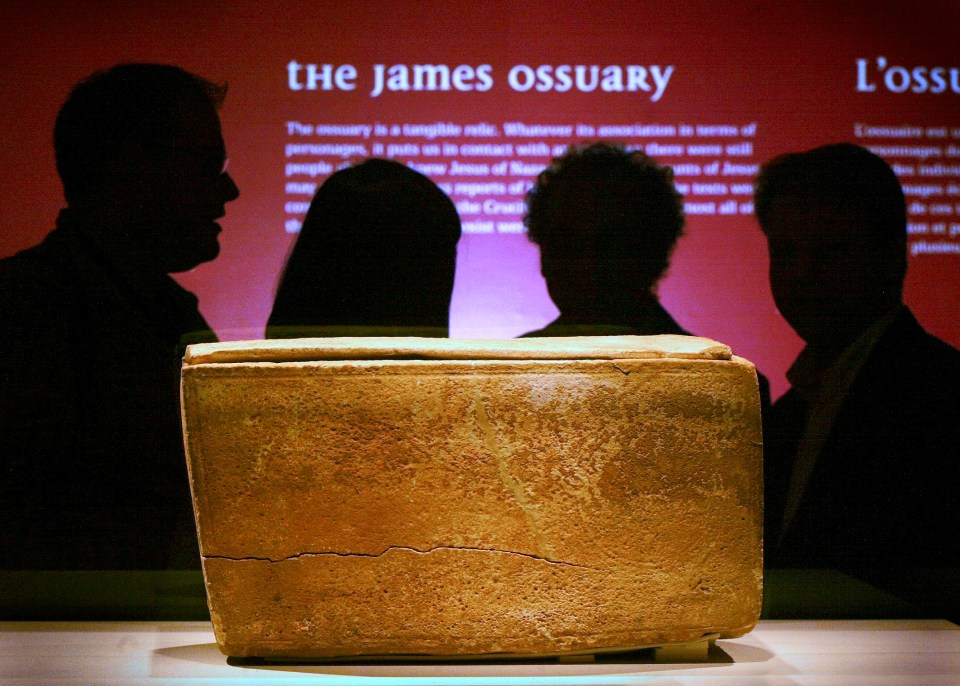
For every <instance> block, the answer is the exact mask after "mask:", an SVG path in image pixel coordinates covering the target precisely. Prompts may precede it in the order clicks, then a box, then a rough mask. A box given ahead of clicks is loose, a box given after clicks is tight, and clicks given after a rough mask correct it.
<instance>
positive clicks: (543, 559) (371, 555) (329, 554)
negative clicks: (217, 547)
mask: <svg viewBox="0 0 960 686" xmlns="http://www.w3.org/2000/svg"><path fill="white" fill-rule="evenodd" d="M395 550H406V551H407V552H411V553H418V554H420V555H428V554H430V553H432V552H436V551H437V550H463V551H467V552H478V553H500V554H501V555H516V556H518V557H526V558H529V559H531V560H537V561H539V562H545V563H547V564H551V565H561V566H564V567H576V568H578V569H592V570H594V571H599V570H598V568H597V567H590V566H588V565H578V564H576V563H575V562H564V561H563V560H554V559H551V558H547V557H541V556H540V555H533V554H532V553H521V552H519V551H516V550H500V549H499V548H471V547H469V546H457V545H438V546H435V547H433V548H428V549H427V550H420V549H419V548H413V547H411V546H405V545H391V546H388V547H387V548H384V549H383V550H382V551H380V552H379V553H339V552H336V551H328V552H323V553H311V552H305V553H297V554H296V555H288V556H287V557H281V558H272V557H255V556H250V557H230V556H229V555H204V558H206V559H208V560H229V561H231V562H248V561H249V562H289V561H291V560H299V559H300V558H303V557H367V558H372V559H376V558H379V557H383V556H384V555H386V554H387V553H389V552H392V551H395Z"/></svg>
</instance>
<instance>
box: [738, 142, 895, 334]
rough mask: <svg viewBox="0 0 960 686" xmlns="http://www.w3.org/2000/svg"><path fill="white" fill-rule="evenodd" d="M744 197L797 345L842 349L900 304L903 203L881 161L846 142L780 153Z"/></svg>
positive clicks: (778, 300)
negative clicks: (751, 205)
mask: <svg viewBox="0 0 960 686" xmlns="http://www.w3.org/2000/svg"><path fill="white" fill-rule="evenodd" d="M754 195H755V206H756V214H757V219H758V221H759V223H760V227H761V229H762V230H763V232H764V234H765V235H766V237H767V245H768V247H769V252H770V286H771V290H772V291H773V297H774V300H775V301H776V303H777V308H778V309H779V310H780V313H781V314H782V315H783V317H784V318H785V319H786V320H787V322H788V323H789V324H790V326H792V327H793V328H794V329H795V330H796V332H797V333H798V334H799V335H800V337H801V338H803V339H804V340H805V341H806V342H807V343H812V344H817V345H821V346H824V345H826V346H831V347H838V346H840V345H843V344H845V343H849V342H851V341H852V340H853V339H854V338H856V336H857V334H859V332H861V331H862V330H863V329H865V328H866V327H867V326H869V325H870V323H872V322H873V321H875V320H876V319H877V318H878V317H880V316H882V315H883V314H884V313H886V312H888V311H890V309H892V308H893V307H895V306H896V305H897V304H899V303H900V298H901V295H902V290H903V279H904V276H905V275H906V269H907V262H906V235H907V234H906V222H907V214H906V203H905V201H904V197H903V190H902V189H901V187H900V182H899V181H898V180H897V177H896V175H895V174H894V172H893V170H892V169H891V168H890V166H889V165H888V164H887V163H886V162H884V161H883V159H881V158H880V157H878V156H876V155H874V154H873V153H871V152H870V151H868V150H866V149H864V148H861V147H859V146H857V145H853V144H849V143H842V144H835V145H827V146H823V147H819V148H815V149H813V150H810V151H807V152H801V153H791V154H787V155H782V156H780V157H777V158H775V159H774V160H772V161H771V162H769V163H768V164H766V165H764V167H763V168H762V169H761V170H760V174H759V176H758V177H757V179H756V182H755V187H754Z"/></svg>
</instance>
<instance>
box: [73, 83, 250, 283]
mask: <svg viewBox="0 0 960 686" xmlns="http://www.w3.org/2000/svg"><path fill="white" fill-rule="evenodd" d="M224 93H225V89H224V88H223V87H221V86H217V85H216V84H213V83H211V82H209V81H206V80H204V79H201V78H200V77H198V76H195V75H193V74H190V73H189V72H186V71H184V70H183V69H181V68H179V67H175V66H171V65H162V64H121V65H117V66H115V67H112V68H110V69H108V70H105V71H102V72H97V73H95V74H92V75H91V76H90V77H89V78H87V79H84V80H83V81H81V82H80V83H78V84H77V85H76V87H74V89H73V91H71V93H70V95H69V96H68V98H67V100H66V102H64V105H63V107H62V108H61V109H60V112H59V114H58V115H57V122H56V126H55V127H54V147H55V150H56V154H57V170H58V171H59V173H60V177H61V179H62V181H63V189H64V195H65V197H66V200H67V204H68V206H69V208H70V210H71V214H70V216H72V217H75V218H76V219H77V220H78V223H79V225H80V226H81V227H82V230H83V232H84V233H85V234H86V235H88V236H89V237H91V238H92V239H93V240H94V241H95V242H96V243H97V244H98V245H99V246H100V248H101V249H102V250H104V251H105V252H106V253H108V254H109V255H110V256H111V259H113V260H114V262H115V263H117V264H118V266H121V267H124V266H126V267H128V268H130V269H135V270H139V271H142V272H146V273H164V274H166V273H170V272H179V271H184V270H187V269H192V268H193V267H195V266H197V265H198V264H200V263H201V262H206V261H208V260H212V259H213V258H215V257H216V256H217V254H218V253H219V251H220V245H219V241H218V238H217V236H218V234H219V233H220V227H219V225H218V224H217V220H218V219H219V218H221V217H223V216H224V214H225V206H226V204H227V203H228V202H230V201H231V200H234V199H235V198H237V197H238V196H239V191H238V190H237V187H236V185H235V184H234V183H233V179H231V178H230V176H229V175H228V174H227V173H226V171H225V165H226V149H225V147H224V143H223V136H222V135H221V132H220V120H219V117H218V116H217V106H218V105H219V103H220V102H221V101H222V99H223V97H224Z"/></svg>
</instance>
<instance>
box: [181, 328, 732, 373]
mask: <svg viewBox="0 0 960 686" xmlns="http://www.w3.org/2000/svg"><path fill="white" fill-rule="evenodd" d="M398 358H399V359H404V358H425V359H438V360H584V359H593V360H598V359H599V360H613V359H621V360H630V359H662V358H675V359H693V360H730V359H732V353H731V351H730V347H729V346H727V345H724V344H723V343H718V342H717V341H713V340H710V339H709V338H700V337H697V336H677V335H673V334H666V335H662V336H583V337H569V338H568V337H558V338H508V339H479V338H477V339H467V338H460V339H457V338H385V337H371V338H350V337H347V338H297V339H276V340H255V341H230V342H226V343H199V344H195V345H191V346H188V347H187V352H186V356H185V357H184V365H187V366H189V365H195V364H210V363H222V362H228V363H229V362H306V361H315V360H316V361H319V360H386V359H398Z"/></svg>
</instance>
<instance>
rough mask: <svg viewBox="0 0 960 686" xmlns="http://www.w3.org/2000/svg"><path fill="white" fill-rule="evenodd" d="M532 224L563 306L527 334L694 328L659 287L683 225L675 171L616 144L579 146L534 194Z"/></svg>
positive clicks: (543, 177) (554, 294) (551, 287)
mask: <svg viewBox="0 0 960 686" xmlns="http://www.w3.org/2000/svg"><path fill="white" fill-rule="evenodd" d="M524 223H525V224H526V226H527V229H528V234H527V235H528V237H529V239H530V240H531V241H532V242H533V243H536V244H537V245H538V246H539V247H540V271H541V273H542V274H543V277H544V279H545V280H546V282H547V291H548V292H549V293H550V297H551V298H552V299H553V302H554V304H555V305H556V306H557V309H558V310H560V316H559V317H557V319H555V320H554V321H553V322H551V323H550V324H549V325H547V326H546V327H545V328H544V329H541V330H539V331H534V332H530V333H527V334H525V335H526V336H585V335H605V334H636V335H653V334H666V333H671V334H685V333H687V332H686V331H684V330H683V329H682V328H680V326H679V325H678V324H677V323H676V322H675V321H674V320H673V318H672V317H671V316H670V315H669V314H668V313H667V311H666V310H664V309H663V307H662V306H661V305H660V303H659V301H658V300H657V296H656V292H655V287H656V284H657V282H658V281H659V280H660V277H661V276H662V275H663V273H664V272H665V271H666V269H667V265H668V264H669V261H670V253H671V252H672V251H673V247H674V245H675V244H676V242H677V239H678V238H679V237H680V234H681V233H682V231H683V225H684V217H683V202H682V198H681V196H680V194H679V193H677V191H676V188H675V187H674V184H673V171H672V170H671V169H670V168H669V167H661V166H660V165H658V164H657V163H656V162H655V161H654V160H652V159H651V158H649V157H647V156H646V155H645V154H643V153H642V152H627V151H626V150H625V149H624V148H622V147H620V146H617V145H612V144H607V143H594V144H590V145H581V146H571V148H570V149H569V150H568V151H567V152H566V154H564V155H563V156H562V157H559V158H557V159H555V160H553V162H552V163H551V164H550V166H549V167H547V169H546V170H544V171H543V172H542V173H541V174H540V176H539V177H538V178H537V183H536V185H535V186H534V187H533V189H532V190H531V191H530V192H529V193H528V194H527V214H526V216H525V217H524Z"/></svg>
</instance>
